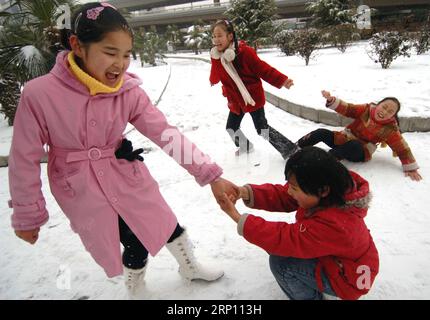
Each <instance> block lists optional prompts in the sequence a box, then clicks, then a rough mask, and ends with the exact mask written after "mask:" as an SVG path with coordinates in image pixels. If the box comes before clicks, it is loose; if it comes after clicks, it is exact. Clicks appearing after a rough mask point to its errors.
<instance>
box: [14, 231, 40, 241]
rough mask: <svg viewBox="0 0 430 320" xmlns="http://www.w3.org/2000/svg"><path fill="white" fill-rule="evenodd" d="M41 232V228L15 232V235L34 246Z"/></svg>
mask: <svg viewBox="0 0 430 320" xmlns="http://www.w3.org/2000/svg"><path fill="white" fill-rule="evenodd" d="M39 230H40V228H37V229H34V230H15V234H16V236H17V237H18V238H20V239H22V240H24V241H26V242H28V243H30V244H34V243H35V242H36V241H37V239H38V238H39Z"/></svg>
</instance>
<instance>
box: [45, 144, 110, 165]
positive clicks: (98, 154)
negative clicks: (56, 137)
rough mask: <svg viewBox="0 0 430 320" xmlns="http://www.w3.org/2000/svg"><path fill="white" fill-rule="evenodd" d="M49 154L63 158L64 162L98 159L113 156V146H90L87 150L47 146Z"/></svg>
mask: <svg viewBox="0 0 430 320" xmlns="http://www.w3.org/2000/svg"><path fill="white" fill-rule="evenodd" d="M49 154H51V155H54V156H57V157H61V158H65V159H66V163H69V162H75V161H85V160H90V161H98V160H100V159H104V158H112V157H114V155H115V148H114V147H112V146H106V147H105V148H97V147H92V148H90V149H88V150H71V149H62V148H57V147H49Z"/></svg>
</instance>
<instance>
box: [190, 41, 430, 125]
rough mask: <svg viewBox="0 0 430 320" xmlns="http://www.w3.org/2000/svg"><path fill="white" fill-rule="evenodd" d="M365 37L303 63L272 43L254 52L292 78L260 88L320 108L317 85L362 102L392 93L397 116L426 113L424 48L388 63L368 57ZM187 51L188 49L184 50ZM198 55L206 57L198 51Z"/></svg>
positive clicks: (429, 57)
mask: <svg viewBox="0 0 430 320" xmlns="http://www.w3.org/2000/svg"><path fill="white" fill-rule="evenodd" d="M369 49H370V47H369V44H368V42H367V41H361V42H357V43H355V44H354V45H353V46H351V47H348V49H347V51H346V52H345V53H344V54H341V53H340V51H339V50H338V49H336V48H326V49H322V50H319V51H316V52H315V54H314V58H313V59H311V61H310V62H309V65H308V66H305V60H304V59H302V58H300V57H298V56H292V57H287V56H285V54H284V53H282V52H281V51H280V50H278V49H262V50H260V51H259V52H258V55H259V56H260V58H261V59H262V60H264V61H266V62H268V63H269V64H270V65H272V66H274V67H275V68H277V69H278V70H279V71H281V72H283V73H284V74H286V75H287V76H288V77H290V78H291V79H293V80H294V83H295V85H294V90H290V91H288V90H282V91H279V90H278V89H277V88H274V87H272V86H271V85H269V84H267V83H264V89H265V90H267V91H269V92H271V93H274V94H276V95H277V96H279V97H281V98H285V99H287V100H289V101H291V102H294V103H297V104H301V105H305V106H308V107H311V108H316V109H324V108H325V106H324V101H323V100H321V93H320V92H321V90H322V89H326V90H329V91H331V93H332V94H333V95H336V96H338V97H339V98H342V99H344V100H346V101H348V102H352V103H367V102H370V101H374V102H378V101H379V100H381V99H383V98H385V97H389V96H394V97H397V98H398V99H399V100H400V102H401V103H402V108H401V110H400V114H399V115H400V116H404V117H425V118H428V117H430V86H429V85H428V84H429V83H430V73H429V70H430V52H427V53H426V54H423V55H419V56H418V55H416V54H415V53H412V55H411V57H410V58H407V57H400V58H398V59H396V60H394V62H393V63H392V65H391V67H390V68H389V69H386V70H384V69H382V68H381V65H380V64H377V63H374V62H373V61H372V60H371V59H370V58H369V56H368V55H367V52H368V51H369ZM189 56H191V57H193V56H195V55H194V54H189ZM199 57H205V58H207V59H209V53H208V52H204V53H203V54H202V55H199Z"/></svg>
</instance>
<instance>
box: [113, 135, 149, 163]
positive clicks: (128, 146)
mask: <svg viewBox="0 0 430 320" xmlns="http://www.w3.org/2000/svg"><path fill="white" fill-rule="evenodd" d="M142 152H143V149H142V148H139V149H137V150H134V151H133V144H132V143H131V141H130V140H127V139H126V138H124V139H122V142H121V146H120V147H119V148H118V150H116V151H115V157H116V158H117V159H126V160H128V161H134V160H136V159H137V160H139V161H143V157H142V156H141V155H140V154H141V153H142Z"/></svg>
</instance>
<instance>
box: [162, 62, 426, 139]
mask: <svg viewBox="0 0 430 320" xmlns="http://www.w3.org/2000/svg"><path fill="white" fill-rule="evenodd" d="M166 58H171V59H189V60H200V61H204V62H207V63H210V60H209V59H206V58H201V57H184V56H181V57H175V56H171V55H169V56H166ZM264 93H265V96H266V100H267V101H268V102H270V103H271V104H273V105H274V106H275V107H277V108H279V109H281V110H284V111H285V112H288V113H290V114H292V115H294V116H296V117H300V118H302V119H306V120H310V121H313V122H316V123H323V124H326V125H330V126H335V127H345V126H347V125H348V124H350V123H351V122H352V121H353V119H351V118H347V117H344V116H341V115H340V114H338V113H336V112H334V111H327V110H322V109H314V108H310V107H306V106H303V105H300V104H296V103H293V102H290V101H288V100H286V99H284V98H281V97H278V96H277V95H275V94H273V93H270V92H267V91H264ZM399 121H400V130H401V131H402V132H429V131H430V118H422V117H399Z"/></svg>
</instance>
